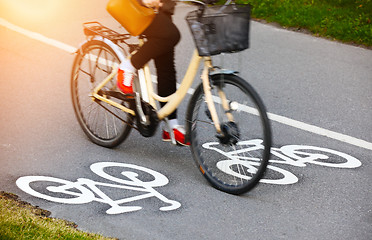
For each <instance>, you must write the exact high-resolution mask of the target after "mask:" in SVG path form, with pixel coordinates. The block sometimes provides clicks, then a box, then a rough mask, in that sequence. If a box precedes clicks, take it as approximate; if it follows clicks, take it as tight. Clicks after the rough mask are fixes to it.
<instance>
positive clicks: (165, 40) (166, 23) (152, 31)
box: [131, 12, 181, 69]
mask: <svg viewBox="0 0 372 240" xmlns="http://www.w3.org/2000/svg"><path fill="white" fill-rule="evenodd" d="M143 34H144V35H146V38H147V42H145V44H144V45H143V46H142V47H141V48H140V49H139V50H138V51H137V52H136V53H135V54H134V55H133V56H132V58H131V62H132V64H133V66H134V67H135V68H137V69H140V68H141V67H142V66H143V65H145V64H146V63H147V62H148V61H150V60H151V59H155V58H157V57H159V56H161V55H164V54H166V53H168V52H170V51H171V50H172V49H173V48H174V46H176V44H177V43H178V42H179V40H180V36H181V35H180V32H179V30H178V29H177V27H176V25H174V23H173V22H172V18H171V16H169V15H167V14H164V13H161V12H160V13H159V14H158V15H156V17H155V18H154V21H153V22H152V23H151V24H150V26H149V27H148V28H147V29H146V30H145V31H144V32H143Z"/></svg>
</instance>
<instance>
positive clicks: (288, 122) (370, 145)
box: [0, 18, 372, 150]
mask: <svg viewBox="0 0 372 240" xmlns="http://www.w3.org/2000/svg"><path fill="white" fill-rule="evenodd" d="M0 25H1V26H3V27H6V28H8V29H11V30H13V31H15V32H18V33H20V34H23V35H25V36H27V37H29V38H32V39H35V40H38V41H40V42H43V43H45V44H48V45H51V46H54V47H56V48H59V49H61V50H64V51H66V52H69V53H73V52H75V51H76V48H75V47H72V46H70V45H67V44H65V43H62V42H60V41H57V40H55V39H52V38H48V37H45V36H43V35H41V34H39V33H36V32H32V31H29V30H26V29H23V28H21V27H19V26H16V25H14V24H12V23H10V22H8V21H6V20H5V19H3V18H0ZM190 92H193V90H191V91H189V93H190ZM268 116H269V118H270V119H271V120H272V121H275V122H278V123H282V124H285V125H288V126H291V127H294V128H297V129H301V130H304V131H307V132H311V133H314V134H318V135H321V136H325V137H328V138H331V139H334V140H337V141H340V142H344V143H348V144H351V145H354V146H358V147H361V148H365V149H368V150H372V143H371V142H367V141H365V140H362V139H358V138H355V137H351V136H348V135H345V134H341V133H337V132H334V131H330V130H327V129H324V128H320V127H317V126H314V125H311V124H307V123H303V122H300V121H296V120H293V119H290V118H287V117H283V116H280V115H277V114H273V113H268Z"/></svg>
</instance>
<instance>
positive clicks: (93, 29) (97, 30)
mask: <svg viewBox="0 0 372 240" xmlns="http://www.w3.org/2000/svg"><path fill="white" fill-rule="evenodd" d="M83 27H84V34H85V35H86V36H97V35H98V36H101V37H103V38H107V39H109V40H111V41H113V42H114V43H117V42H124V41H125V40H126V39H129V38H131V35H130V34H120V33H118V32H115V31H114V30H112V29H110V28H108V27H105V26H103V25H102V24H100V23H99V22H86V23H84V24H83Z"/></svg>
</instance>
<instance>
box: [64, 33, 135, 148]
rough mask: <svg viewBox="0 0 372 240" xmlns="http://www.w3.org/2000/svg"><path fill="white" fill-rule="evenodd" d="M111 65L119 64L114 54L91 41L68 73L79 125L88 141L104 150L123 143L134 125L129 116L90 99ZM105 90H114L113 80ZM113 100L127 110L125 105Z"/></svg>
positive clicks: (109, 49)
mask: <svg viewBox="0 0 372 240" xmlns="http://www.w3.org/2000/svg"><path fill="white" fill-rule="evenodd" d="M114 64H117V65H119V64H120V60H119V57H118V56H117V54H116V53H115V51H114V50H113V49H112V48H111V47H110V46H109V45H107V44H106V43H104V42H102V41H98V40H92V41H88V42H86V43H85V44H84V45H83V46H82V47H81V48H80V50H79V52H78V54H77V56H76V58H75V61H74V64H73V68H72V74H71V96H72V103H73V106H74V111H75V114H76V117H77V119H78V122H79V124H80V126H81V128H82V129H83V131H84V132H85V134H86V135H87V136H88V138H89V139H90V140H91V141H92V142H94V143H96V144H98V145H100V146H103V147H115V146H117V145H119V144H120V143H122V142H123V141H124V140H125V139H126V137H127V136H128V134H129V133H130V130H131V127H130V126H129V124H132V122H133V117H132V115H130V114H128V113H125V112H123V111H121V110H119V109H117V108H115V107H113V106H111V105H109V104H107V103H105V102H102V101H99V100H97V99H94V98H93V97H92V96H91V93H92V91H93V89H94V88H95V87H96V86H97V85H98V84H99V83H101V82H102V81H103V79H105V78H106V77H107V76H108V75H109V74H110V73H111V72H112V67H113V66H114ZM104 90H108V91H109V90H111V91H116V90H117V87H116V77H114V78H113V79H112V80H111V81H110V82H109V83H108V84H106V85H105V87H104ZM111 100H115V99H113V98H111ZM115 101H117V102H118V103H120V104H123V105H125V106H126V107H130V106H129V103H127V102H123V101H121V100H115ZM108 110H109V111H108Z"/></svg>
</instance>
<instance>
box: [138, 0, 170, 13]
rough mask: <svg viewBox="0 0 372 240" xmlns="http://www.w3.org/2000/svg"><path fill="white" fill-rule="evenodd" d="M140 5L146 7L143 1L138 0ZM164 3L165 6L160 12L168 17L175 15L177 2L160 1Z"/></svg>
mask: <svg viewBox="0 0 372 240" xmlns="http://www.w3.org/2000/svg"><path fill="white" fill-rule="evenodd" d="M137 1H138V2H139V4H141V5H142V6H145V5H144V4H143V3H142V0H137ZM160 1H161V2H162V3H163V6H162V7H161V8H160V9H159V11H162V12H163V13H166V14H168V15H173V14H174V7H175V6H176V2H174V1H173V0H160Z"/></svg>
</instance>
